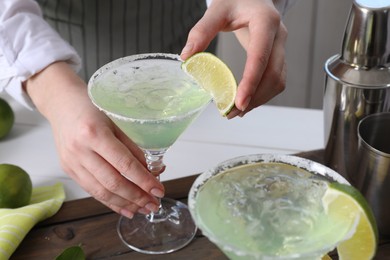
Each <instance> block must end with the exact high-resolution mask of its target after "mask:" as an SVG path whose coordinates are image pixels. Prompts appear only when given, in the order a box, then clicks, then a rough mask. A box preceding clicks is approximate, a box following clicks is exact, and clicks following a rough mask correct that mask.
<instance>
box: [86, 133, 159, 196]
mask: <svg viewBox="0 0 390 260" xmlns="http://www.w3.org/2000/svg"><path fill="white" fill-rule="evenodd" d="M101 131H104V129H101ZM101 135H102V136H101V137H100V138H95V139H94V140H96V142H95V143H94V144H93V147H94V148H95V152H96V153H97V154H99V155H100V156H101V157H102V158H103V159H104V160H105V161H107V162H108V163H109V164H111V165H112V166H113V167H114V168H115V169H116V171H118V172H120V173H121V174H122V175H123V176H125V177H126V178H127V179H128V180H130V181H131V182H133V183H134V184H136V185H138V186H139V187H140V188H141V189H143V190H144V191H145V192H147V193H150V194H152V195H154V196H156V197H163V196H164V186H163V185H162V184H161V183H160V182H159V181H158V180H157V179H156V178H155V177H154V176H153V175H151V174H150V172H149V171H148V170H147V169H146V168H145V166H144V165H143V164H142V163H141V162H140V161H139V160H138V159H137V158H136V157H135V156H134V155H133V154H132V153H131V152H130V150H129V149H128V148H127V147H126V146H125V145H124V144H123V143H122V142H120V140H119V139H117V138H116V137H115V136H114V135H113V134H112V131H111V129H109V130H107V131H105V132H104V133H101Z"/></svg>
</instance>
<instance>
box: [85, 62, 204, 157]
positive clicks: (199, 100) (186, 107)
mask: <svg viewBox="0 0 390 260" xmlns="http://www.w3.org/2000/svg"><path fill="white" fill-rule="evenodd" d="M180 64H181V63H180V62H179V61H174V60H169V59H166V60H164V59H150V60H137V61H132V62H130V63H124V64H122V65H120V66H117V67H114V68H112V69H111V70H110V71H105V72H104V73H102V75H101V76H100V77H99V78H97V79H95V82H94V86H93V87H92V88H91V92H90V95H91V97H92V100H93V102H94V103H95V104H96V105H98V106H99V107H100V108H101V109H102V110H104V111H105V112H106V113H107V114H108V115H109V116H110V117H111V119H112V120H113V121H114V122H115V124H116V125H117V126H119V128H121V130H122V131H123V132H125V134H126V135H127V136H129V137H130V138H131V139H132V140H133V141H134V142H135V143H136V144H137V145H138V146H140V147H141V148H143V149H148V150H159V149H162V148H168V147H170V146H171V145H172V144H173V143H174V142H175V141H176V139H177V138H178V137H179V136H180V134H181V133H182V132H183V131H184V130H185V129H186V128H187V127H188V126H189V125H190V123H191V122H192V121H193V120H194V119H195V118H196V116H197V115H198V114H199V113H200V112H201V110H202V109H203V108H204V107H205V105H206V104H207V103H208V102H209V101H210V100H211V96H210V95H209V94H208V93H207V92H206V91H205V90H203V89H202V88H200V87H199V86H198V85H197V83H196V82H195V81H194V80H193V79H191V78H190V77H189V76H188V75H186V74H185V73H184V72H183V71H182V70H181V68H180Z"/></svg>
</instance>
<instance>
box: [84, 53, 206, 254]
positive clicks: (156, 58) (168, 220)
mask: <svg viewBox="0 0 390 260" xmlns="http://www.w3.org/2000/svg"><path fill="white" fill-rule="evenodd" d="M180 66H181V61H180V58H179V56H178V55H173V54H163V53H151V54H140V55H133V56H128V57H124V58H120V59H118V60H115V61H112V62H110V63H108V64H106V65H104V66H103V67H102V68H100V69H99V70H98V71H96V72H95V73H94V75H93V76H92V77H91V79H90V81H89V83H88V94H89V97H90V98H91V100H92V102H93V103H94V105H95V106H97V107H98V108H99V109H100V110H102V111H103V112H104V113H106V114H107V115H108V116H109V117H110V118H111V120H112V121H113V122H114V123H115V124H116V125H117V126H118V127H119V128H120V129H121V130H122V131H123V132H124V133H125V134H126V135H127V136H128V137H129V138H131V139H132V140H133V141H134V142H135V143H136V144H137V145H138V146H139V147H140V148H141V149H142V150H143V151H144V152H145V158H146V162H147V165H148V169H149V171H150V172H151V174H153V175H154V176H156V178H157V179H159V173H160V172H161V170H163V169H164V167H165V165H164V164H163V157H164V154H165V152H166V151H167V149H168V148H169V147H170V146H171V145H172V144H173V143H174V142H175V141H176V140H177V138H178V137H179V136H180V135H181V134H182V133H183V131H184V130H185V129H186V128H187V127H188V126H189V125H190V124H191V122H193V120H194V119H195V118H196V117H197V116H198V115H199V114H200V113H201V111H203V109H204V108H205V107H206V106H207V104H208V103H209V102H210V101H211V96H210V95H209V94H208V93H207V92H206V91H204V90H203V89H202V88H200V87H199V85H198V84H197V83H196V82H195V81H194V80H193V79H192V78H191V77H189V76H188V75H187V74H185V73H184V72H183V71H182V70H181V68H180ZM196 229H197V228H196V225H195V223H194V222H193V219H192V217H191V214H190V212H189V210H188V208H187V206H186V205H185V204H183V203H181V202H179V201H175V200H172V199H168V198H162V199H161V200H160V208H159V210H158V212H156V213H151V214H149V215H143V214H139V213H138V214H135V215H134V217H133V218H132V219H128V218H126V217H124V216H121V217H120V219H119V222H118V225H117V230H118V233H119V236H120V238H121V239H122V241H123V242H124V243H125V244H126V245H127V246H128V247H130V248H131V249H133V250H135V251H138V252H142V253H148V254H163V253H169V252H173V251H176V250H178V249H180V248H182V247H184V246H185V245H187V244H188V243H189V242H190V241H191V240H192V239H193V237H194V235H195V233H196Z"/></svg>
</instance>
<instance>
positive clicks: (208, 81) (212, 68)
mask: <svg viewBox="0 0 390 260" xmlns="http://www.w3.org/2000/svg"><path fill="white" fill-rule="evenodd" d="M181 68H182V69H183V70H184V71H185V72H186V73H187V74H189V75H190V76H191V77H193V78H194V79H195V80H196V81H197V82H198V83H199V85H200V86H201V87H202V88H204V89H205V90H206V91H208V92H209V93H210V94H211V96H212V97H213V100H214V102H215V104H216V106H217V108H218V110H219V112H220V114H221V115H222V116H226V115H227V114H229V112H230V110H231V109H232V108H233V106H234V100H235V98H236V93H237V82H236V79H235V78H234V76H233V73H232V72H231V70H230V69H229V67H228V66H227V65H226V64H225V63H224V62H223V61H222V60H220V59H219V58H218V57H217V56H215V55H213V54H211V53H208V52H200V53H197V54H195V55H193V56H191V57H189V58H188V59H187V60H185V61H184V62H183V63H182V65H181Z"/></svg>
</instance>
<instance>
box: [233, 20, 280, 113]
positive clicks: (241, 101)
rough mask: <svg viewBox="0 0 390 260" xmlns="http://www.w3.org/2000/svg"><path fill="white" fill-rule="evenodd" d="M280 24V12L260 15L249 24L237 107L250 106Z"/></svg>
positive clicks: (243, 109)
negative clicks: (245, 57)
mask: <svg viewBox="0 0 390 260" xmlns="http://www.w3.org/2000/svg"><path fill="white" fill-rule="evenodd" d="M279 25H280V17H279V15H278V14H275V15H267V16H259V17H258V18H257V19H256V20H254V21H252V22H251V24H249V31H248V32H249V43H248V47H247V60H246V63H245V68H244V73H243V77H242V80H241V82H240V84H239V87H238V92H237V97H236V101H235V105H236V107H237V108H238V109H240V110H241V111H245V109H246V108H247V107H248V105H249V103H250V102H251V99H252V96H253V94H254V93H255V91H256V88H257V86H258V85H259V83H260V81H261V78H262V77H263V73H264V71H265V70H266V68H267V66H268V61H269V58H270V55H271V53H272V47H273V45H274V40H275V37H276V33H277V30H278V27H279Z"/></svg>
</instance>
